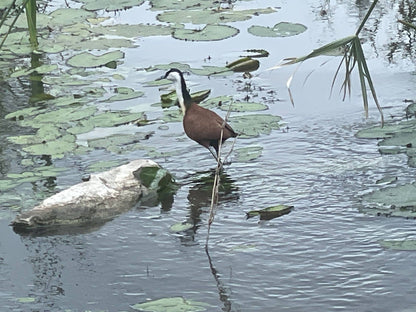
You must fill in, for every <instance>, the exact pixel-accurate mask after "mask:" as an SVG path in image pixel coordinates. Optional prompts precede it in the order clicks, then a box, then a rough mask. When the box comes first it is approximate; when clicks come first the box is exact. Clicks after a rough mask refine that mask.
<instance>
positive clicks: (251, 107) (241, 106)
mask: <svg viewBox="0 0 416 312" xmlns="http://www.w3.org/2000/svg"><path fill="white" fill-rule="evenodd" d="M219 108H220V109H221V110H223V111H231V112H254V111H262V110H266V109H268V107H267V105H265V104H261V103H253V102H233V103H231V107H230V105H229V104H224V103H222V105H221V106H219Z"/></svg>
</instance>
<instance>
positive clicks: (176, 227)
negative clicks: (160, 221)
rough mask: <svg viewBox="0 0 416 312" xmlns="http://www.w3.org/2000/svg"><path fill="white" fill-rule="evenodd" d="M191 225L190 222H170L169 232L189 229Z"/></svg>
mask: <svg viewBox="0 0 416 312" xmlns="http://www.w3.org/2000/svg"><path fill="white" fill-rule="evenodd" d="M193 227H194V225H193V224H192V223H189V222H178V223H175V224H172V225H171V226H170V228H169V230H170V231H171V232H176V233H179V232H185V231H188V230H191V229H192V228H193Z"/></svg>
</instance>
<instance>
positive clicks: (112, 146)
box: [88, 132, 153, 154]
mask: <svg viewBox="0 0 416 312" xmlns="http://www.w3.org/2000/svg"><path fill="white" fill-rule="evenodd" d="M152 134H153V132H136V133H134V134H113V135H110V136H106V137H104V138H98V139H91V140H88V146H89V147H92V148H95V149H98V148H102V149H106V150H108V151H109V152H113V153H117V154H119V153H122V152H123V150H124V149H126V146H128V145H131V144H135V143H137V142H139V141H142V140H146V139H147V138H149V136H151V135H152Z"/></svg>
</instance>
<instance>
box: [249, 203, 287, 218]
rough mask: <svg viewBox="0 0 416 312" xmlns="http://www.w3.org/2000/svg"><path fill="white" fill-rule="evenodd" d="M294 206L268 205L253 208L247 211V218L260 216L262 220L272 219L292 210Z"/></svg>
mask: <svg viewBox="0 0 416 312" xmlns="http://www.w3.org/2000/svg"><path fill="white" fill-rule="evenodd" d="M292 209H293V206H288V205H277V206H273V207H267V208H264V209H261V210H251V211H249V212H247V219H248V218H252V217H255V216H260V220H271V219H274V218H277V217H280V216H283V215H285V214H288V213H290V212H291V211H292Z"/></svg>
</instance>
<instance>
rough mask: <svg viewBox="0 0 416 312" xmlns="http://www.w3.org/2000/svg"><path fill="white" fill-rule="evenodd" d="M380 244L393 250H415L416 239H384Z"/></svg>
mask: <svg viewBox="0 0 416 312" xmlns="http://www.w3.org/2000/svg"><path fill="white" fill-rule="evenodd" d="M380 245H381V246H382V247H384V248H388V249H392V250H405V251H415V250H416V240H414V239H413V240H412V239H406V240H382V241H380Z"/></svg>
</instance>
